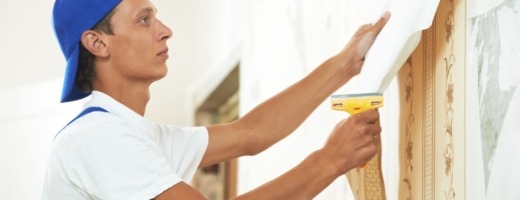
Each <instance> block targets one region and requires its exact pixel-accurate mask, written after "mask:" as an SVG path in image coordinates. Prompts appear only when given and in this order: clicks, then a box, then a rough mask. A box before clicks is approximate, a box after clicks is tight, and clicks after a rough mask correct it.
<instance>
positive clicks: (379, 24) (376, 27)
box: [371, 11, 390, 35]
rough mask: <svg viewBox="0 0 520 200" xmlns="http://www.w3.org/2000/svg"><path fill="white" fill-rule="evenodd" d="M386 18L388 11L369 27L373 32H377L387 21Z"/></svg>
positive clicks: (388, 14) (388, 16)
mask: <svg viewBox="0 0 520 200" xmlns="http://www.w3.org/2000/svg"><path fill="white" fill-rule="evenodd" d="M388 19H390V13H389V12H388V11H386V12H385V13H384V14H383V16H382V17H381V18H380V19H379V21H377V22H376V24H374V26H372V27H371V29H372V30H371V31H373V32H375V34H376V35H377V34H379V32H380V31H381V30H382V29H383V27H385V24H386V23H387V22H388Z"/></svg>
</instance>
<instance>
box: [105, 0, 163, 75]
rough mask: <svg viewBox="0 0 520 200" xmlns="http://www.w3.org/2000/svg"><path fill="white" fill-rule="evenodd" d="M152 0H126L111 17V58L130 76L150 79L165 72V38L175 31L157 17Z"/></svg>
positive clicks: (122, 71)
mask: <svg viewBox="0 0 520 200" xmlns="http://www.w3.org/2000/svg"><path fill="white" fill-rule="evenodd" d="M155 13H156V8H155V7H154V5H153V4H152V3H151V2H150V1H149V0H123V1H122V2H121V3H120V4H119V5H118V6H117V7H116V10H115V13H114V16H113V17H112V21H111V24H112V30H113V32H114V35H113V36H110V37H109V45H108V48H109V51H110V56H109V59H110V62H111V63H112V65H113V66H114V67H116V68H117V69H116V70H117V71H118V72H119V73H120V74H121V75H123V76H124V77H125V78H128V79H129V80H141V81H150V82H153V81H155V80H159V79H161V78H163V77H164V76H166V73H167V71H168V69H167V67H166V60H167V59H168V53H167V45H166V40H167V39H168V38H170V37H171V36H172V31H171V30H170V29H169V28H168V27H166V26H165V25H164V24H162V22H161V21H159V19H157V18H156V17H155Z"/></svg>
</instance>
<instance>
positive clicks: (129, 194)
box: [68, 122, 182, 199]
mask: <svg viewBox="0 0 520 200" xmlns="http://www.w3.org/2000/svg"><path fill="white" fill-rule="evenodd" d="M73 151H74V152H72V154H71V156H72V158H71V159H70V162H71V163H70V165H71V168H70V171H69V172H68V174H69V176H70V177H69V178H70V179H71V180H72V182H73V183H74V184H76V185H78V187H79V188H84V189H85V192H87V193H88V194H89V195H91V196H92V197H95V198H96V199H97V198H99V199H152V198H155V197H156V196H158V195H159V194H161V193H162V192H164V191H165V190H167V189H168V188H170V187H172V186H173V185H175V184H177V183H179V182H181V181H182V179H181V178H180V177H179V176H178V175H177V174H176V173H175V171H174V170H173V169H172V168H171V167H170V166H169V165H168V164H167V161H166V158H165V157H164V155H163V154H161V151H160V150H159V149H158V147H157V146H156V145H154V143H153V142H151V141H150V140H149V139H147V138H146V137H145V136H143V135H141V134H140V133H138V132H137V131H136V130H135V129H134V128H133V127H131V126H129V125H127V124H125V123H124V122H118V123H114V122H110V123H104V124H100V125H97V126H95V127H93V128H90V129H89V130H87V132H86V133H85V134H84V136H83V138H82V139H81V141H80V142H79V144H78V145H77V147H76V148H75V149H74V150H73Z"/></svg>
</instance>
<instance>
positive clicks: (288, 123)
mask: <svg viewBox="0 0 520 200" xmlns="http://www.w3.org/2000/svg"><path fill="white" fill-rule="evenodd" d="M388 18H389V14H388V13H387V14H385V15H384V16H383V17H382V18H381V19H380V20H379V21H378V22H377V23H376V24H374V25H371V24H367V25H364V26H361V27H360V28H359V30H358V31H357V32H356V33H355V34H354V36H353V37H352V39H351V41H350V42H349V43H348V44H347V46H346V47H345V48H344V49H343V50H342V51H341V52H340V53H339V54H337V55H335V56H333V57H332V58H330V59H328V60H327V61H325V62H324V63H323V64H321V65H320V66H319V67H317V68H316V69H315V70H314V71H313V72H311V73H310V74H309V75H308V76H306V77H305V78H303V79H302V80H300V81H299V82H297V83H295V84H294V85H292V86H290V87H289V88H287V89H285V90H284V91H282V92H280V93H279V94H277V95H276V96H274V97H272V98H270V99H269V100H267V101H265V102H264V103H262V104H260V105H258V106H257V107H256V108H254V109H253V110H251V111H250V112H249V113H248V114H246V115H245V116H243V117H242V118H240V119H238V120H237V121H235V122H232V123H229V124H221V125H214V126H209V127H208V131H209V144H208V149H207V150H206V153H205V155H204V157H203V159H202V162H201V164H200V167H204V166H208V165H212V164H215V163H218V162H221V161H226V160H229V159H232V158H236V157H239V156H243V155H255V154H258V153H260V152H262V151H264V150H265V149H267V148H269V147H270V146H272V145H273V144H275V143H276V142H278V141H280V140H281V139H283V138H285V137H287V136H288V135H289V134H290V133H292V132H293V131H294V130H296V128H298V126H300V125H301V124H302V123H303V121H304V120H305V119H306V118H307V117H308V116H309V115H310V114H311V113H312V112H313V111H314V110H315V109H316V108H317V107H318V106H319V104H320V103H321V102H323V101H324V100H325V99H326V98H327V97H329V96H330V95H331V94H332V93H333V92H334V91H336V90H337V89H338V88H340V87H341V86H342V85H344V84H345V83H347V82H348V81H349V80H350V79H351V78H352V77H353V76H355V75H357V74H359V72H360V71H361V66H362V65H363V61H364V57H365V54H366V52H367V51H368V49H369V48H370V46H371V45H372V44H373V42H374V40H375V37H376V35H377V34H378V33H379V32H380V31H381V29H382V28H383V26H384V25H385V24H386V22H387V21H388Z"/></svg>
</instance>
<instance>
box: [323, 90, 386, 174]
mask: <svg viewBox="0 0 520 200" xmlns="http://www.w3.org/2000/svg"><path fill="white" fill-rule="evenodd" d="M331 105H332V110H339V111H345V112H348V113H349V114H350V115H354V114H357V113H360V112H363V111H367V110H374V109H377V108H380V107H383V105H384V100H383V94H381V93H365V94H342V95H332V96H331ZM366 165H367V163H365V164H363V165H361V166H359V167H360V168H363V167H365V166H366Z"/></svg>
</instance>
